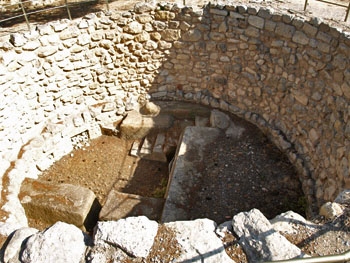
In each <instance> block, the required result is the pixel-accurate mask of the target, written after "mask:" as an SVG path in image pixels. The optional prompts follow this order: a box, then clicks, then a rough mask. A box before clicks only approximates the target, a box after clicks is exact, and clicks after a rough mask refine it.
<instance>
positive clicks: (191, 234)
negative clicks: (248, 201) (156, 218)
mask: <svg viewBox="0 0 350 263" xmlns="http://www.w3.org/2000/svg"><path fill="white" fill-rule="evenodd" d="M165 225H166V226H167V227H169V228H171V229H172V230H173V231H174V232H175V235H176V239H177V242H178V243H179V245H180V246H181V254H180V256H179V257H178V258H177V259H176V262H198V263H199V262H206V263H217V262H223V263H224V262H233V260H232V259H231V258H229V256H228V255H227V254H226V252H225V248H224V246H223V244H222V242H221V240H220V239H219V238H218V237H217V236H216V234H215V229H216V224H215V222H214V221H212V220H209V219H197V220H194V221H179V222H172V223H167V224H165Z"/></svg>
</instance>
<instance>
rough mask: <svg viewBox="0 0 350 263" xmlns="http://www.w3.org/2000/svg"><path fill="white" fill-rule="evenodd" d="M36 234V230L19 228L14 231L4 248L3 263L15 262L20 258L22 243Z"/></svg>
mask: <svg viewBox="0 0 350 263" xmlns="http://www.w3.org/2000/svg"><path fill="white" fill-rule="evenodd" d="M37 232H38V230H37V229H34V228H20V229H18V230H16V231H15V232H14V233H13V235H12V236H11V239H10V241H9V242H8V244H7V245H6V247H5V248H4V262H9V263H10V262H16V261H15V260H16V259H18V258H19V256H20V253H21V250H22V247H23V245H24V241H25V240H26V239H27V238H28V237H30V236H31V235H34V234H36V233H37Z"/></svg>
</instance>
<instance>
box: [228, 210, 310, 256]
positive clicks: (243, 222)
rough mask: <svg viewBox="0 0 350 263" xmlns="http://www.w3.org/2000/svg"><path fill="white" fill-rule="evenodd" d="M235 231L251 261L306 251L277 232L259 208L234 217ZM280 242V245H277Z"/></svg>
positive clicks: (295, 254) (296, 254)
mask: <svg viewBox="0 0 350 263" xmlns="http://www.w3.org/2000/svg"><path fill="white" fill-rule="evenodd" d="M232 226H233V231H234V232H235V233H236V235H237V236H238V237H239V242H240V243H241V244H242V246H243V247H244V250H245V252H246V254H247V257H248V260H249V262H260V261H271V260H272V261H274V260H282V259H290V258H294V257H298V256H299V257H300V256H304V253H303V252H302V251H301V250H300V249H299V248H298V247H296V246H295V245H293V244H292V243H290V242H289V241H288V240H287V239H286V238H285V237H284V236H282V235H281V234H279V233H278V232H276V231H275V230H274V229H273V227H272V225H271V224H270V222H269V221H268V220H267V218H266V217H265V216H264V215H263V214H262V213H261V212H260V211H259V210H258V209H252V210H250V211H249V212H241V213H239V214H237V215H236V216H234V217H233V219H232ZM276 244H278V246H276Z"/></svg>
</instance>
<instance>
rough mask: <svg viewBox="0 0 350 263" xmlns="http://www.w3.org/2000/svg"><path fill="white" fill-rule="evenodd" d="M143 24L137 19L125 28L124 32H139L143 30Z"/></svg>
mask: <svg viewBox="0 0 350 263" xmlns="http://www.w3.org/2000/svg"><path fill="white" fill-rule="evenodd" d="M142 29H143V26H142V24H140V23H139V22H137V21H132V22H131V23H129V24H128V25H127V26H125V27H124V28H123V30H124V32H126V33H129V34H139V33H141V32H142Z"/></svg>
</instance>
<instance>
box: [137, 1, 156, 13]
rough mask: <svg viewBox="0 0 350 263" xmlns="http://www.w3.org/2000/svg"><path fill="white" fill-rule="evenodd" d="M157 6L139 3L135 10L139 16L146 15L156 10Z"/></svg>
mask: <svg viewBox="0 0 350 263" xmlns="http://www.w3.org/2000/svg"><path fill="white" fill-rule="evenodd" d="M155 8H156V6H155V5H154V4H152V3H144V2H138V3H136V4H135V6H134V10H135V12H136V13H138V14H142V13H146V12H150V11H153V10H155Z"/></svg>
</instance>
